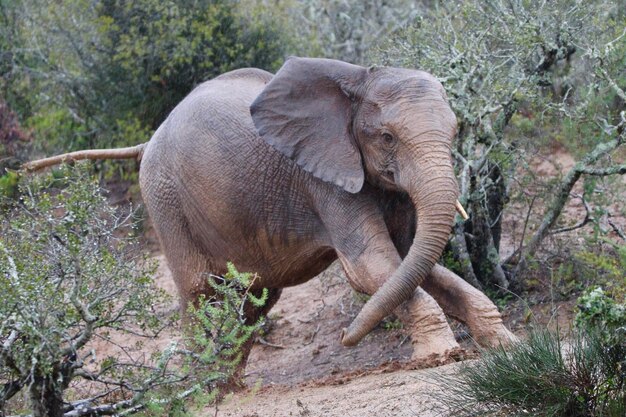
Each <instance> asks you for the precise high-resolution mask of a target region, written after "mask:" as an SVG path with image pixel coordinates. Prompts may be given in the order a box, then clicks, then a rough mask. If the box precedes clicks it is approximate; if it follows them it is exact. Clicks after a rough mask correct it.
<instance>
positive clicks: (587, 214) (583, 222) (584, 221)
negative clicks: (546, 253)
mask: <svg viewBox="0 0 626 417" xmlns="http://www.w3.org/2000/svg"><path fill="white" fill-rule="evenodd" d="M572 196H573V197H576V198H580V199H581V201H582V202H583V206H584V207H585V218H584V219H582V220H581V221H580V222H578V223H577V224H575V225H573V226H568V227H562V228H560V229H556V230H552V231H551V232H550V234H551V235H556V234H557V233H563V232H571V231H572V230H576V229H580V228H581V227H584V226H585V225H587V223H589V222H590V221H591V220H592V219H593V218H592V217H591V207H589V204H587V200H585V196H584V195H580V194H573V195H572Z"/></svg>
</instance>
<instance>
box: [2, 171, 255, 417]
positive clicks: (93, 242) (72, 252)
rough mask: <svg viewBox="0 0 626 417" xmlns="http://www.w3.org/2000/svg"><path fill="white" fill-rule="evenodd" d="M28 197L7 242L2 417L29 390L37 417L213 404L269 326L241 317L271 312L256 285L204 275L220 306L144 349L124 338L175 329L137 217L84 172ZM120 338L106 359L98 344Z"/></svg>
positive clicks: (195, 312) (40, 185)
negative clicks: (135, 232) (159, 345)
mask: <svg viewBox="0 0 626 417" xmlns="http://www.w3.org/2000/svg"><path fill="white" fill-rule="evenodd" d="M57 177H58V178H57ZM21 191H22V198H21V200H20V202H19V203H16V205H15V206H14V207H13V209H12V210H11V212H10V213H9V215H8V217H6V218H5V219H4V221H3V222H2V225H1V228H2V229H1V235H0V236H1V237H0V274H1V275H2V279H1V280H0V292H1V293H2V294H3V302H2V303H1V304H0V414H1V413H3V412H5V411H7V410H8V409H9V408H10V403H9V401H10V400H11V398H13V397H14V396H15V395H16V394H17V393H18V392H21V391H24V392H26V393H27V396H28V399H29V403H30V408H31V410H32V413H33V415H34V416H66V417H70V416H71V417H77V416H94V415H111V414H124V415H127V414H132V413H134V412H136V411H139V410H142V409H146V408H148V409H150V410H151V411H152V412H153V413H157V414H161V413H168V412H169V413H174V412H179V413H182V412H184V411H185V410H186V409H187V408H188V407H189V402H188V401H186V400H187V399H188V398H193V399H194V401H195V403H196V404H197V405H198V406H201V405H202V404H205V403H206V402H207V401H210V400H211V399H213V398H215V395H217V393H218V388H219V387H220V386H224V385H225V384H228V383H229V381H230V380H231V379H232V378H233V375H234V373H235V370H236V369H238V364H239V361H240V356H241V355H240V347H241V346H242V344H243V343H246V342H247V341H248V340H249V339H250V337H251V336H252V334H253V333H254V332H255V331H256V330H257V329H258V328H259V327H260V325H261V323H260V322H257V323H247V322H246V320H245V317H244V315H243V310H244V308H245V306H246V305H247V303H254V304H255V305H262V304H263V303H264V302H265V297H266V294H265V296H264V297H261V298H260V299H257V298H255V297H254V296H253V295H252V294H251V293H249V292H248V291H247V288H248V287H249V286H250V285H251V283H252V282H253V280H254V279H255V277H254V276H253V275H251V274H242V273H239V272H238V271H237V270H236V269H235V268H234V267H233V266H232V265H230V266H229V274H227V275H226V276H224V277H215V276H210V275H207V279H208V280H209V283H210V284H211V285H212V286H213V288H214V289H215V291H216V293H217V294H218V295H219V297H220V298H219V300H218V299H217V298H215V299H201V300H199V301H198V303H197V305H196V306H194V307H192V308H191V310H190V314H191V317H194V318H195V322H194V324H193V325H191V327H190V330H189V333H188V334H189V338H190V339H191V340H187V339H186V338H184V337H181V336H174V337H173V340H172V342H171V343H170V345H169V346H167V347H166V348H165V349H164V350H161V351H159V350H158V349H155V348H152V349H150V348H148V347H145V348H144V350H145V351H144V350H139V351H138V350H137V349H133V346H129V345H128V337H127V336H128V335H132V336H133V337H135V338H145V339H146V340H150V338H152V337H155V336H156V335H157V334H158V333H159V332H160V331H163V329H164V328H168V331H169V332H170V333H171V332H172V331H173V330H172V326H176V322H175V321H174V319H173V318H172V317H168V316H166V315H165V311H166V308H165V304H164V300H165V298H164V294H163V293H162V292H161V291H159V290H158V289H157V288H156V287H155V286H154V285H153V281H152V276H153V273H154V268H153V266H152V265H151V263H150V262H147V260H146V258H145V257H144V256H143V255H142V254H141V252H140V251H139V250H138V244H137V241H136V239H134V238H133V237H132V234H130V235H129V231H130V229H129V227H130V226H132V221H131V220H132V214H121V213H119V212H118V211H117V210H116V209H114V208H112V207H110V206H109V205H108V204H107V203H106V199H105V198H104V197H103V196H102V194H101V190H100V188H99V187H98V186H97V184H96V183H94V181H93V180H91V179H87V178H86V176H85V173H84V169H83V170H78V172H76V171H72V170H71V169H66V170H65V171H63V172H62V175H61V176H59V175H58V174H57V175H56V177H55V176H53V175H48V176H44V177H38V178H35V179H33V180H31V181H27V182H25V183H24V184H22V187H21ZM116 337H117V339H118V340H122V341H123V342H121V345H120V343H116V344H117V345H118V346H119V347H120V349H122V350H121V352H120V354H119V355H111V356H108V357H98V354H97V352H98V351H99V349H98V345H95V343H96V342H98V343H100V344H102V343H113V342H112V340H115V339H116Z"/></svg>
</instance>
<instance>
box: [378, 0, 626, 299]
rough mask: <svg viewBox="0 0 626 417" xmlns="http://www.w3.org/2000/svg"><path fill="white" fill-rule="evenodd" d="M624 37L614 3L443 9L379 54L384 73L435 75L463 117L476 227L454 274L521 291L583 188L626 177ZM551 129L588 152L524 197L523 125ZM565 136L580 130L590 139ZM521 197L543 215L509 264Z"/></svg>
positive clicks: (467, 229) (464, 176) (464, 159)
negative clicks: (405, 70) (623, 155)
mask: <svg viewBox="0 0 626 417" xmlns="http://www.w3.org/2000/svg"><path fill="white" fill-rule="evenodd" d="M624 27H625V21H624V15H623V14H620V11H619V8H618V7H617V4H616V3H614V2H610V1H596V2H579V1H573V0H562V1H554V2H545V1H530V2H528V1H506V2H505V1H491V0H473V1H469V2H455V3H448V2H446V3H443V2H437V3H436V4H435V6H433V8H432V10H431V11H430V12H429V13H427V14H425V15H424V16H422V17H420V18H418V19H417V20H416V21H415V22H414V24H412V25H410V26H409V27H407V28H405V29H404V30H403V31H402V33H401V36H399V37H398V38H397V39H395V40H392V41H390V42H388V43H387V45H386V46H384V47H383V48H382V50H381V52H380V59H381V61H382V62H383V63H385V64H390V65H396V66H409V67H413V68H422V69H425V70H428V71H430V72H432V73H433V74H435V75H437V76H438V77H439V78H440V79H441V81H442V83H443V85H444V87H445V89H446V91H447V94H448V97H449V100H450V103H451V106H452V108H453V110H454V111H455V113H456V114H457V118H458V120H459V134H458V137H457V142H456V146H455V149H454V150H453V154H454V157H455V159H456V163H457V167H458V171H459V177H460V188H461V197H460V200H461V202H462V203H463V204H464V205H465V206H466V207H467V208H468V212H469V213H470V220H469V221H468V222H466V223H462V222H461V221H458V222H457V223H456V224H455V226H454V238H453V240H452V242H451V247H452V250H453V253H454V257H455V259H456V268H455V269H457V271H458V272H459V273H460V274H461V275H462V276H464V277H465V279H466V280H468V281H469V282H470V283H472V284H473V285H475V286H477V287H480V286H483V285H496V286H498V287H501V288H508V287H509V284H510V281H511V280H512V281H513V283H514V284H517V283H518V281H517V280H518V279H519V273H520V272H521V271H522V270H523V269H524V267H525V266H526V265H527V259H529V258H531V257H533V256H534V255H535V253H536V251H537V249H538V248H539V246H540V244H541V242H542V241H543V240H544V238H545V237H546V236H548V235H549V234H550V233H555V232H558V231H565V230H564V229H563V228H561V227H558V223H557V219H558V218H559V215H560V213H561V211H562V210H563V207H564V205H565V203H566V202H567V201H568V200H569V199H570V197H571V193H572V189H573V187H574V185H575V184H576V182H577V181H578V180H579V179H580V178H581V177H582V176H585V175H587V176H595V177H600V178H601V177H605V176H608V175H612V174H624V173H625V172H626V166H625V165H624V164H623V163H619V162H618V161H619V160H620V157H619V154H618V153H617V152H616V150H617V149H618V148H619V147H620V146H621V145H622V144H623V143H624V121H623V113H622V115H621V116H620V111H621V109H622V108H623V106H624V97H625V96H624V91H623V89H622V88H621V87H620V86H619V83H623V82H624V81H625V80H626V74H624V72H623V68H624V51H626V36H625V33H624ZM598 97H608V99H604V100H605V101H604V102H603V103H599V101H598ZM609 103H610V104H609ZM529 114H530V115H532V116H529V117H527V116H525V115H529ZM534 115H537V117H536V119H535V116H534ZM531 117H532V118H533V119H535V120H537V121H538V122H537V121H535V120H532V119H531ZM549 122H553V123H554V124H553V126H555V127H551V128H552V129H556V130H557V131H558V132H559V133H558V134H560V135H563V136H565V137H566V140H565V141H568V140H569V141H572V143H577V144H586V145H585V146H583V147H581V146H578V150H579V152H580V150H581V149H584V152H583V153H582V154H579V155H580V159H579V161H578V163H577V164H576V166H575V167H574V168H573V171H571V172H570V173H568V174H566V175H565V177H563V178H562V179H560V180H556V181H553V183H552V184H543V186H542V187H541V188H542V189H541V193H542V194H541V195H539V194H538V193H532V195H528V194H525V191H527V187H528V181H535V182H534V184H535V185H536V184H540V183H541V181H540V179H539V180H538V179H536V178H535V179H531V178H532V173H531V170H530V169H529V168H528V167H529V165H528V163H529V159H530V157H531V156H532V155H533V153H534V152H533V150H534V149H536V148H537V146H536V144H535V143H533V141H532V140H531V138H530V137H529V135H528V134H529V133H532V134H536V132H532V131H531V132H528V131H526V132H525V131H524V129H522V127H523V126H522V125H524V124H525V125H526V126H528V125H529V124H530V126H531V127H532V128H536V129H540V128H541V125H542V124H549ZM533 124H537V126H533ZM558 126H565V127H567V126H577V127H579V126H584V127H585V131H584V134H586V135H587V137H581V133H582V132H583V131H582V130H578V131H577V130H571V129H570V130H567V129H566V128H565V127H564V128H559V127H558ZM527 130H528V129H527ZM555 136H557V135H555ZM611 155H612V156H613V158H614V159H613V160H611V159H610V156H611ZM523 182H526V184H525V186H524V185H523V186H522V187H520V186H519V185H520V184H522V183H523ZM524 187H526V188H524ZM546 189H547V190H546ZM593 189H594V187H591V190H590V194H592V193H593ZM585 197H589V196H585ZM516 198H520V199H525V200H526V201H525V202H526V204H528V205H529V206H530V209H533V208H535V207H536V206H540V207H541V206H543V207H545V208H544V209H543V213H542V214H540V217H541V220H540V221H539V223H540V225H539V226H538V229H537V230H536V231H535V233H534V234H532V235H531V236H530V237H529V236H527V234H528V230H526V228H524V230H523V231H522V233H521V238H520V242H519V246H518V248H517V250H516V251H515V253H514V254H513V256H510V257H508V258H507V259H503V258H502V256H501V255H500V237H501V227H502V219H503V216H504V215H505V214H506V209H507V207H508V206H509V203H510V201H512V200H514V199H516ZM536 200H542V201H543V204H542V205H540V204H535V203H536ZM530 209H529V213H530ZM596 221H599V219H596ZM527 223H528V219H527V222H526V224H527Z"/></svg>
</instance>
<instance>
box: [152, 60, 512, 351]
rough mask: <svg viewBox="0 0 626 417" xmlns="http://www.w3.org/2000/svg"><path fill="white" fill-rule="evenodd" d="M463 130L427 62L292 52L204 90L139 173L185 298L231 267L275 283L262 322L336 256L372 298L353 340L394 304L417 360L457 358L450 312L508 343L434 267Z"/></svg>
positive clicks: (470, 291)
mask: <svg viewBox="0 0 626 417" xmlns="http://www.w3.org/2000/svg"><path fill="white" fill-rule="evenodd" d="M455 129H456V119H455V116H454V114H453V113H452V111H451V110H450V107H449V106H448V104H447V102H446V97H445V93H444V90H443V88H442V86H441V84H440V83H439V82H438V81H437V80H436V79H435V78H434V77H432V76H431V75H429V74H427V73H424V72H420V71H413V70H406V69H397V68H373V69H367V68H363V67H359V66H355V65H351V64H347V63H344V62H340V61H333V60H326V59H306V58H291V59H289V60H288V61H287V62H286V63H285V64H284V66H283V67H282V68H281V69H280V71H278V73H277V74H276V75H275V76H273V75H272V74H270V73H268V72H265V71H262V70H258V69H242V70H237V71H233V72H229V73H227V74H224V75H221V76H219V77H217V78H215V79H214V80H211V81H208V82H205V83H204V84H201V85H200V86H198V87H197V88H196V89H195V90H194V91H193V92H192V93H191V94H190V95H189V96H188V97H186V98H185V99H184V100H183V101H182V102H181V103H180V104H179V105H178V106H177V107H176V108H175V109H174V110H173V111H172V113H171V114H170V116H169V117H168V118H167V120H166V121H165V122H164V123H163V124H162V125H161V127H160V128H159V129H158V130H157V132H156V133H155V134H154V136H153V138H152V139H151V140H150V142H149V143H148V145H147V147H146V149H145V151H144V154H143V159H142V163H141V171H140V182H141V189H142V193H143V197H144V199H145V203H146V205H147V208H148V211H149V214H150V216H151V218H152V219H153V222H154V227H155V229H156V231H157V233H158V236H159V239H160V241H161V244H162V248H163V250H164V252H165V255H166V257H167V260H168V263H169V265H170V268H171V270H172V273H173V276H174V279H175V281H176V285H177V287H178V291H179V293H180V297H181V307H183V308H184V307H185V306H186V305H187V303H189V302H193V301H194V300H196V298H197V297H198V296H199V295H200V294H210V293H211V289H210V288H209V287H208V286H207V284H206V283H205V282H204V279H205V278H203V276H202V273H203V272H204V271H210V272H212V273H217V274H219V273H224V272H225V265H226V262H227V261H232V262H233V263H234V264H235V265H236V266H237V268H238V269H239V270H241V271H255V272H258V274H259V275H260V280H258V281H257V282H256V288H257V290H258V289H259V288H261V287H267V288H269V289H270V299H269V301H268V303H267V305H266V307H265V308H263V309H262V310H256V311H248V312H247V314H248V316H249V317H250V318H251V319H254V318H256V317H258V315H259V314H263V313H266V312H267V311H268V310H269V308H271V306H272V305H274V304H275V302H276V301H277V300H278V298H279V296H280V289H281V288H284V287H287V286H291V285H297V284H300V283H302V282H305V281H307V280H309V279H311V278H312V277H314V276H316V275H317V274H319V273H320V272H322V271H323V270H324V269H325V268H327V267H328V266H329V265H330V264H331V263H332V262H333V261H334V260H335V259H337V258H339V259H340V261H341V263H342V265H343V267H344V269H345V272H346V274H347V276H348V279H349V281H350V283H351V285H352V286H353V287H354V288H355V289H356V290H358V291H361V292H365V293H368V294H373V296H372V297H371V299H370V300H369V301H368V302H367V303H366V305H365V306H364V307H363V309H362V311H361V312H360V314H359V315H358V316H357V318H356V319H355V320H354V322H353V323H352V325H351V326H350V327H349V328H348V329H346V330H345V331H344V334H343V335H342V342H343V344H344V345H354V344H356V343H357V342H358V341H359V340H360V339H361V338H362V337H364V336H365V335H366V334H367V333H368V332H369V331H370V330H371V329H372V328H374V326H376V324H377V323H378V322H379V321H380V320H381V319H383V318H384V317H385V316H387V315H389V314H391V313H392V312H395V313H396V314H397V315H398V317H399V318H400V319H401V320H402V321H403V322H404V324H405V328H406V329H408V331H409V332H410V334H411V336H412V340H413V344H414V357H416V358H419V357H425V356H427V355H429V354H432V353H436V354H445V352H447V351H449V350H450V349H452V348H455V347H457V344H456V342H455V339H454V337H453V335H452V332H451V330H450V328H449V326H448V324H447V322H446V319H445V316H444V313H443V311H442V308H443V310H444V311H445V312H446V313H447V314H449V315H450V316H452V317H454V318H457V319H459V320H460V321H462V322H465V323H467V324H468V326H469V327H470V330H471V331H472V333H473V335H474V337H475V338H476V339H477V340H478V341H479V342H482V343H483V344H494V343H497V342H498V341H499V340H503V341H507V340H510V339H511V337H512V336H511V334H510V333H509V332H508V330H506V328H505V327H504V326H503V325H502V321H501V318H500V315H499V313H498V311H497V309H496V307H495V306H494V305H493V304H492V303H491V302H490V301H489V300H488V299H487V298H486V297H485V296H484V295H483V294H482V293H480V292H479V291H477V290H475V289H474V288H473V287H471V286H469V285H468V284H466V283H465V282H464V281H463V280H462V279H460V278H459V277H457V276H456V275H454V274H453V273H451V272H450V271H448V270H446V269H445V268H443V267H441V266H439V265H436V264H435V263H436V261H437V260H438V259H439V257H440V256H441V253H442V251H443V248H444V246H445V244H446V242H447V239H448V236H449V233H450V229H451V225H452V222H453V219H454V215H455V201H456V198H457V184H456V180H455V176H454V171H453V168H452V163H451V156H450V147H451V142H452V138H453V137H454V135H455ZM420 286H421V287H420ZM424 290H425V291H424ZM433 297H434V298H433ZM435 300H436V301H435ZM248 348H249V346H248V347H246V350H247V349H248ZM245 354H246V355H247V352H245Z"/></svg>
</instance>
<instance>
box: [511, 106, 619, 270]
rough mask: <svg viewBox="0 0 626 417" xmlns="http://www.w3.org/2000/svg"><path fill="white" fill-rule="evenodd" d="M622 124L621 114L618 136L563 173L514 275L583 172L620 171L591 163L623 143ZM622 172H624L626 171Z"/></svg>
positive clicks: (549, 226) (550, 227)
mask: <svg viewBox="0 0 626 417" xmlns="http://www.w3.org/2000/svg"><path fill="white" fill-rule="evenodd" d="M622 113H624V112H622ZM623 126H624V115H623V114H622V122H621V123H620V124H619V125H618V127H617V131H618V132H619V135H618V137H617V138H615V139H613V140H611V141H608V142H603V143H600V144H598V145H596V147H595V148H594V149H593V150H592V151H591V152H590V153H589V154H587V155H586V156H585V157H584V158H583V159H582V160H581V161H579V162H578V163H576V164H575V165H574V166H573V167H572V169H570V170H569V172H568V173H567V174H566V175H565V177H564V178H563V180H562V181H561V183H560V185H559V187H558V191H557V193H556V197H555V199H554V200H553V202H552V204H551V205H550V207H549V208H548V209H547V211H546V212H545V214H544V216H543V220H542V221H541V225H540V226H539V228H538V229H537V231H536V232H535V234H534V235H533V236H532V238H531V239H530V241H529V242H528V245H526V247H525V248H524V252H525V253H524V256H523V257H520V259H519V262H518V264H517V266H516V267H515V271H514V272H513V275H514V276H516V275H517V274H518V273H519V272H520V271H521V270H523V269H524V268H525V267H526V259H527V258H529V257H531V256H533V255H534V254H535V252H536V251H537V249H539V246H540V245H541V242H543V239H544V238H545V237H546V236H547V235H548V234H549V231H550V229H552V227H554V224H555V223H556V221H557V219H558V218H559V216H560V215H561V212H562V211H563V208H564V207H565V204H566V203H567V201H568V200H569V196H570V194H571V192H572V189H573V188H574V185H575V184H576V182H578V180H579V179H580V177H581V176H582V175H583V174H586V173H588V172H596V173H599V172H601V171H604V172H605V173H606V175H611V174H621V173H622V171H621V170H620V169H609V168H607V169H606V170H605V169H596V168H593V166H592V165H593V164H594V163H596V162H597V161H598V160H599V159H600V158H602V157H604V156H606V155H608V154H609V153H611V152H612V151H614V150H615V149H617V148H618V147H620V146H621V145H622V144H623V143H624V141H625V140H626V129H623ZM613 168H615V167H613ZM624 173H626V171H625V172H624Z"/></svg>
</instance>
